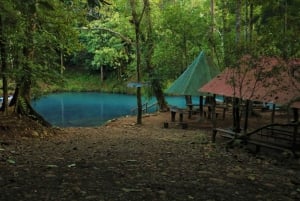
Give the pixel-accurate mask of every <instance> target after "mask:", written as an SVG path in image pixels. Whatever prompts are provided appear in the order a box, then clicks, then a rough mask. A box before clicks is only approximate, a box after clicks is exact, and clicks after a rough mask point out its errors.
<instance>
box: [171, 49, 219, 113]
mask: <svg viewBox="0 0 300 201" xmlns="http://www.w3.org/2000/svg"><path fill="white" fill-rule="evenodd" d="M218 73H219V69H218V68H217V67H216V66H215V65H214V64H213V62H212V61H211V60H210V59H209V58H208V57H207V56H206V55H205V53H204V51H201V52H200V54H199V55H198V56H197V57H196V59H195V60H194V61H193V62H192V63H191V64H190V65H189V66H188V67H187V68H186V70H185V71H184V72H183V73H182V74H181V75H180V76H179V77H178V78H177V79H176V80H175V81H174V82H173V83H172V85H171V86H170V87H169V88H168V89H167V90H166V91H165V93H167V94H171V95H183V96H200V104H199V106H200V112H202V111H203V108H202V102H203V96H204V95H207V93H201V92H199V88H200V87H202V86H203V85H204V84H206V83H207V82H209V81H210V80H211V79H212V78H214V77H215V76H216V75H217V74H218Z"/></svg>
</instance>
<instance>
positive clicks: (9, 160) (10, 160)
mask: <svg viewBox="0 0 300 201" xmlns="http://www.w3.org/2000/svg"><path fill="white" fill-rule="evenodd" d="M7 162H8V163H10V164H16V161H14V160H12V159H8V160H7Z"/></svg>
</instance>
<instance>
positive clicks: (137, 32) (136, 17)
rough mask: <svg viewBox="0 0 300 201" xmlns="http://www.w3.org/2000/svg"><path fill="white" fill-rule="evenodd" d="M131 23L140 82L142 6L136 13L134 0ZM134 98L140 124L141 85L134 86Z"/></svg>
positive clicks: (131, 2) (131, 5) (131, 0)
mask: <svg viewBox="0 0 300 201" xmlns="http://www.w3.org/2000/svg"><path fill="white" fill-rule="evenodd" d="M130 7H131V14H132V23H133V25H134V29H135V52H136V81H137V82H138V83H140V82H141V49H140V36H141V30H140V24H141V20H142V18H143V15H144V8H143V9H142V12H141V14H140V15H138V13H137V2H136V1H135V0H130ZM136 98H137V108H138V112H137V124H142V110H143V108H142V94H141V86H138V87H137V88H136Z"/></svg>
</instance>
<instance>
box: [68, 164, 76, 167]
mask: <svg viewBox="0 0 300 201" xmlns="http://www.w3.org/2000/svg"><path fill="white" fill-rule="evenodd" d="M75 166H76V164H75V163H72V164H70V165H68V167H69V168H71V167H75Z"/></svg>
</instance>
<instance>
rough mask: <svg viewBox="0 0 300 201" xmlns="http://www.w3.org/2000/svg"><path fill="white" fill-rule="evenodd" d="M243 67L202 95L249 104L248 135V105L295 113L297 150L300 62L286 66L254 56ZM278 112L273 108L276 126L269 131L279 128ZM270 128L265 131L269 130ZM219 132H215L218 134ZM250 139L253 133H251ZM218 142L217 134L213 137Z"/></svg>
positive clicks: (214, 81)
mask: <svg viewBox="0 0 300 201" xmlns="http://www.w3.org/2000/svg"><path fill="white" fill-rule="evenodd" d="M239 65H240V66H239V67H238V68H226V69H225V70H224V71H223V72H222V73H220V74H219V75H217V76H216V77H215V78H214V79H212V80H211V81H210V82H208V83H207V84H205V85H204V86H202V87H201V88H200V89H199V91H200V92H207V93H211V94H217V95H223V96H226V97H233V98H239V99H243V100H246V115H245V125H244V133H247V119H248V115H247V111H248V108H247V105H248V103H249V101H259V102H265V103H273V105H275V104H280V105H282V106H283V105H285V106H287V107H288V108H290V109H292V110H293V112H294V121H293V122H294V123H292V125H293V127H294V129H293V131H292V133H293V134H292V138H293V142H292V144H293V147H292V149H293V150H294V149H295V147H296V143H297V142H296V138H297V136H298V127H299V112H298V111H299V109H300V59H293V60H290V61H288V62H286V61H284V60H282V59H280V58H274V57H273V58H271V57H262V58H259V59H253V58H251V56H245V57H244V58H242V59H241V61H240V64H239ZM274 112H275V107H274V106H273V112H272V122H271V124H270V127H268V128H271V129H272V126H273V125H275V124H274V122H273V121H274ZM288 124H290V123H288ZM271 125H272V126H271ZM267 126H268V125H266V126H265V127H266V128H267ZM261 129H262V128H261ZM217 130H218V129H217V128H214V131H215V132H216V131H217ZM219 130H222V129H219ZM234 132H238V131H234ZM252 133H254V132H252ZM249 135H250V133H248V136H249ZM214 139H215V134H214V135H213V140H214Z"/></svg>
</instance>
